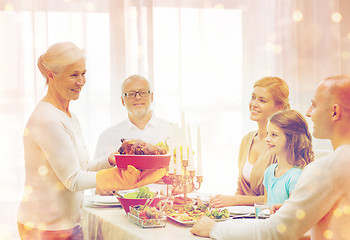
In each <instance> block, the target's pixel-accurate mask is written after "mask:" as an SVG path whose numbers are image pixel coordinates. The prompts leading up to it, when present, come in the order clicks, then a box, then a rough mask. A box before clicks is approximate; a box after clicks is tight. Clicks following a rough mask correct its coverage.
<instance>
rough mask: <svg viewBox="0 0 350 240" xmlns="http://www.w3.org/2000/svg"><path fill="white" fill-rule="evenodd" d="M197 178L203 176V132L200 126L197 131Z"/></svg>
mask: <svg viewBox="0 0 350 240" xmlns="http://www.w3.org/2000/svg"><path fill="white" fill-rule="evenodd" d="M196 175H197V176H203V171H202V143H201V130H200V128H199V125H198V131H197V174H196Z"/></svg>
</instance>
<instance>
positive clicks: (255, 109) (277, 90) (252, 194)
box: [211, 77, 289, 208]
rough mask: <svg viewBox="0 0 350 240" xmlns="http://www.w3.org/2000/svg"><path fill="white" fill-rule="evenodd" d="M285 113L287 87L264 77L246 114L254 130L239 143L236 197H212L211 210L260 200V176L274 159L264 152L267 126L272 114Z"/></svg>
mask: <svg viewBox="0 0 350 240" xmlns="http://www.w3.org/2000/svg"><path fill="white" fill-rule="evenodd" d="M285 109H289V87H288V85H287V83H286V82H285V81H284V80H282V79H281V78H278V77H264V78H262V79H260V80H258V81H256V82H255V83H254V87H253V91H252V96H251V99H250V102H249V110H250V119H251V120H252V121H255V122H257V124H258V130H257V131H252V132H249V133H248V134H247V135H246V136H244V137H243V139H242V142H241V145H240V148H239V155H238V167H239V176H238V181H237V186H238V187H237V191H236V194H235V195H234V196H232V195H231V196H228V195H216V196H214V197H213V198H212V200H211V206H212V207H218V208H219V207H226V206H233V205H253V204H254V203H256V202H261V201H263V200H264V185H263V178H264V172H265V169H266V168H267V167H268V166H269V165H270V164H272V163H275V162H276V158H275V157H274V156H271V155H269V154H268V153H267V149H266V141H265V138H266V133H267V123H268V119H269V117H270V116H271V115H272V114H273V113H275V112H277V111H281V110H285Z"/></svg>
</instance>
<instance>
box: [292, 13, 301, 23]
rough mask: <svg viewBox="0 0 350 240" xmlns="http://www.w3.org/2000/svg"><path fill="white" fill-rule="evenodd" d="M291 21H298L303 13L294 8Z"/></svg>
mask: <svg viewBox="0 0 350 240" xmlns="http://www.w3.org/2000/svg"><path fill="white" fill-rule="evenodd" d="M292 18H293V21H295V22H300V21H301V20H303V14H302V12H300V11H299V10H295V11H294V12H293V15H292Z"/></svg>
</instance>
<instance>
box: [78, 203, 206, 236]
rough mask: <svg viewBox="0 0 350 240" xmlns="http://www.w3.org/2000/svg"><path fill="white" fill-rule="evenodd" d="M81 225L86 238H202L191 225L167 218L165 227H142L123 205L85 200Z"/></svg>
mask: <svg viewBox="0 0 350 240" xmlns="http://www.w3.org/2000/svg"><path fill="white" fill-rule="evenodd" d="M81 226H82V228H83V234H84V239H89V240H92V239H99V240H102V239H108V240H116V239H123V240H124V239H127V240H146V239H164V240H165V239H166V240H172V239H173V240H175V239H176V240H178V239H189V240H190V239H197V240H198V239H201V237H198V236H195V235H193V234H191V232H190V226H186V225H183V224H180V223H177V222H175V221H173V220H171V219H167V222H166V225H165V227H160V228H142V227H140V226H138V225H136V224H134V223H132V222H130V220H129V218H128V216H127V214H126V213H125V211H124V209H123V208H122V207H121V206H95V205H92V204H91V203H89V202H87V201H85V202H84V206H83V208H82V220H81ZM203 239H204V238H203Z"/></svg>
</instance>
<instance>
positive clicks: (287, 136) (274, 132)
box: [263, 110, 313, 205]
mask: <svg viewBox="0 0 350 240" xmlns="http://www.w3.org/2000/svg"><path fill="white" fill-rule="evenodd" d="M266 143H267V150H268V152H269V153H270V154H275V155H276V157H277V163H274V164H271V165H270V166H269V167H268V168H267V169H266V171H265V174H264V181H263V184H264V187H265V193H266V194H265V197H266V195H267V203H268V204H271V205H272V204H281V203H283V202H284V201H285V200H286V199H288V198H289V196H290V194H291V192H292V191H293V189H294V187H295V184H296V183H297V181H298V178H299V176H300V174H301V172H302V169H303V168H304V167H305V166H306V165H307V164H309V163H310V162H311V161H313V151H312V144H311V135H310V133H309V131H308V125H307V122H306V121H305V119H304V117H303V116H302V115H301V114H300V113H298V112H297V111H295V110H285V111H281V112H277V113H275V114H273V115H272V116H271V118H270V121H269V123H268V125H267V137H266Z"/></svg>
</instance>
